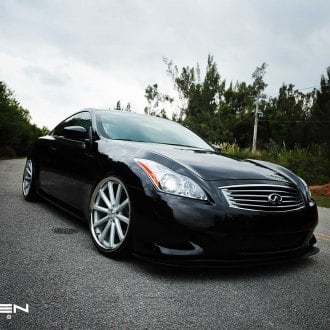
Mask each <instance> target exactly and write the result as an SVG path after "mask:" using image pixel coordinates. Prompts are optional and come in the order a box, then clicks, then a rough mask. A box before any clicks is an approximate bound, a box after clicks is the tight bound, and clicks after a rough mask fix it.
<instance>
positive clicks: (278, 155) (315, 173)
mask: <svg viewBox="0 0 330 330" xmlns="http://www.w3.org/2000/svg"><path fill="white" fill-rule="evenodd" d="M220 147H221V150H222V153H224V154H226V155H228V156H232V157H236V158H240V159H245V158H253V159H261V160H266V161H269V162H272V163H275V164H279V165H282V166H284V167H286V168H288V169H290V170H291V171H293V172H294V173H296V174H297V175H299V176H300V177H302V178H303V179H304V180H305V181H306V182H307V183H308V184H309V185H312V184H317V185H322V184H325V183H328V182H330V156H329V155H328V153H327V152H326V149H325V148H323V147H322V146H320V145H312V146H309V147H307V148H301V147H298V146H297V147H295V148H294V149H292V150H287V149H286V147H285V146H279V145H277V144H276V143H274V142H273V141H271V142H270V144H269V145H268V148H267V150H264V151H258V152H257V153H255V154H253V153H252V152H251V150H250V149H247V148H241V147H239V146H238V145H237V144H222V145H220Z"/></svg>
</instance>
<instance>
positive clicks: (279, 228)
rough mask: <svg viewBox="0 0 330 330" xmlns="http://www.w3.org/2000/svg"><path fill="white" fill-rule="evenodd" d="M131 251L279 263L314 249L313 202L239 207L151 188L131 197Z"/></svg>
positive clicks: (153, 256) (154, 257)
mask: <svg viewBox="0 0 330 330" xmlns="http://www.w3.org/2000/svg"><path fill="white" fill-rule="evenodd" d="M134 209H135V223H134V229H133V232H134V234H133V251H134V254H135V255H136V256H139V257H140V258H142V259H147V260H151V261H157V262H160V263H165V264H176V265H183V266H184V265H201V264H203V265H208V264H210V265H217V266H219V265H222V266H224V267H233V266H235V265H237V266H244V265H252V264H264V263H274V262H281V261H284V260H291V259H295V258H299V257H303V256H309V255H312V254H315V253H317V252H318V248H316V247H314V244H315V243H316V239H315V237H314V235H313V231H314V229H315V227H316V225H317V222H318V214H317V207H316V205H315V204H314V205H308V204H306V207H305V208H302V209H300V210H296V211H291V212H283V213H265V212H255V211H244V210H239V209H233V208H230V207H228V205H227V204H226V203H225V201H224V200H221V199H219V200H216V201H215V202H214V203H209V202H206V201H196V200H192V199H188V198H184V197H178V196H171V195H168V194H162V193H159V192H155V191H154V190H152V189H150V190H149V192H148V191H147V194H146V195H145V194H141V192H140V194H139V197H138V198H137V199H136V201H135V205H134Z"/></svg>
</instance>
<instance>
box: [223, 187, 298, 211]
mask: <svg viewBox="0 0 330 330" xmlns="http://www.w3.org/2000/svg"><path fill="white" fill-rule="evenodd" d="M220 189H221V191H222V193H223V194H224V196H225V198H226V200H227V202H228V204H229V206H230V207H233V208H238V209H244V210H251V211H263V212H284V211H293V210H298V209H300V208H302V207H304V199H303V196H302V195H301V193H300V192H299V191H298V190H297V188H295V187H292V186H284V185H267V184H250V185H237V186H227V187H220Z"/></svg>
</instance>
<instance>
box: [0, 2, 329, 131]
mask: <svg viewBox="0 0 330 330" xmlns="http://www.w3.org/2000/svg"><path fill="white" fill-rule="evenodd" d="M329 13H330V1H328V0H314V1H311V0H268V1H267V0H241V1H239V0H213V1H212V0H167V1H166V0H1V1H0V81H4V82H5V83H6V84H7V85H8V87H9V88H10V89H11V90H13V91H14V92H15V96H16V98H17V99H18V101H19V102H20V103H21V105H22V106H23V107H25V108H27V109H28V110H29V111H30V114H31V116H32V121H33V122H34V123H36V124H37V125H38V126H43V125H46V126H48V127H49V128H53V127H54V126H55V125H56V124H57V123H58V122H59V121H61V120H62V119H63V118H64V117H66V116H68V115H70V114H71V113H73V112H76V111H78V110H80V109H82V108H86V107H97V108H109V107H114V105H115V104H116V102H117V100H121V102H122V104H124V105H125V104H126V103H127V102H130V103H131V105H132V108H133V110H135V111H137V112H143V108H144V106H145V105H146V100H145V98H144V90H145V88H146V86H147V85H149V84H153V83H158V84H159V86H160V90H161V91H164V92H167V93H170V94H172V93H173V87H172V82H171V80H170V78H169V77H168V76H167V75H166V67H165V65H164V63H163V61H162V58H163V57H166V58H169V59H171V60H173V62H174V63H175V64H177V65H178V66H179V67H182V66H187V65H189V66H195V65H196V63H197V62H198V63H199V64H200V66H201V68H203V67H205V65H206V60H207V56H208V54H212V55H213V56H214V60H215V62H216V63H217V65H218V70H219V72H220V74H221V76H222V79H226V81H227V82H230V81H234V82H235V81H237V80H238V81H246V82H250V81H251V73H252V72H253V71H254V70H255V68H256V67H257V66H260V65H261V64H262V63H263V62H266V63H267V64H268V68H267V74H266V76H265V81H266V82H267V83H268V84H269V86H268V88H267V93H268V94H269V95H272V94H276V93H277V91H278V89H279V87H280V86H281V85H282V83H283V82H285V83H293V84H294V85H295V86H296V88H298V89H302V88H308V87H313V86H316V87H317V86H319V82H320V76H321V74H325V70H326V68H327V67H328V66H330V19H329ZM305 91H306V90H305Z"/></svg>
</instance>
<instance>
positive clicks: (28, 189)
mask: <svg viewBox="0 0 330 330" xmlns="http://www.w3.org/2000/svg"><path fill="white" fill-rule="evenodd" d="M35 173H36V171H35V166H34V163H33V162H32V160H31V159H27V160H26V163H25V167H24V172H23V180H22V191H23V196H24V198H25V199H26V200H27V201H29V202H35V201H37V200H39V197H38V195H37V190H36V175H35Z"/></svg>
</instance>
